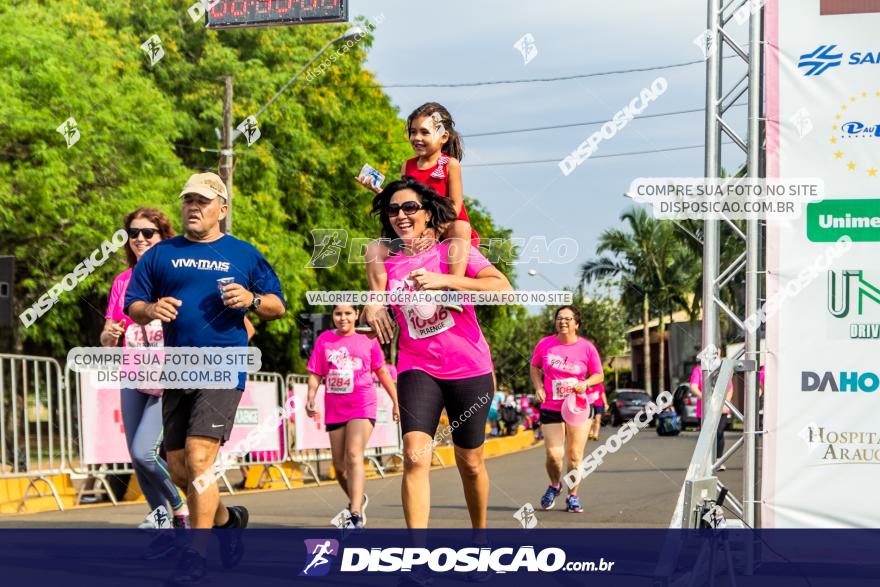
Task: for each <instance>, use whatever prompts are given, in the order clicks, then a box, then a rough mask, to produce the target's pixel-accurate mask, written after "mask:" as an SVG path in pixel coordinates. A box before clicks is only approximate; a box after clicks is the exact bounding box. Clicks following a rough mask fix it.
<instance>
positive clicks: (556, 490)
mask: <svg viewBox="0 0 880 587" xmlns="http://www.w3.org/2000/svg"><path fill="white" fill-rule="evenodd" d="M560 493H562V483H560V484H559V485H548V486H547V491H545V492H544V495H543V496H542V497H541V509H545V510H549V509H551V508H552V507H553V505H554V504H555V503H556V497H557V496H558V495H559V494H560Z"/></svg>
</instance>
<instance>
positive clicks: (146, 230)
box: [127, 228, 159, 240]
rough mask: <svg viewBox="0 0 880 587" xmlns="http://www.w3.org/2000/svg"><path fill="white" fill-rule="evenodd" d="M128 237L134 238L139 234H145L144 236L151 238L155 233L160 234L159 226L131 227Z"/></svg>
mask: <svg viewBox="0 0 880 587" xmlns="http://www.w3.org/2000/svg"><path fill="white" fill-rule="evenodd" d="M127 232H128V238H130V239H132V240H134V239H136V238H137V237H138V235H139V234H143V235H144V238H145V239H147V240H149V239H151V238H153V235H156V234H159V229H158V228H129V229H128V230H127Z"/></svg>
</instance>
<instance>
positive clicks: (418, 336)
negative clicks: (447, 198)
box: [385, 241, 493, 379]
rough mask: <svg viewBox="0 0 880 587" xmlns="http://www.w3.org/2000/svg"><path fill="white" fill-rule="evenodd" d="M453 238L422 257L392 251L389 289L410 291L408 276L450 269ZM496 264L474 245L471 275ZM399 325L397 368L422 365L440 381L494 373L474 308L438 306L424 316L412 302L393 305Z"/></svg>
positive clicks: (468, 271)
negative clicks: (394, 253) (431, 313)
mask: <svg viewBox="0 0 880 587" xmlns="http://www.w3.org/2000/svg"><path fill="white" fill-rule="evenodd" d="M448 252H449V241H443V242H442V243H440V244H437V245H434V246H433V247H431V248H430V249H428V250H427V251H424V252H422V253H420V254H418V255H402V254H401V255H392V256H390V257H389V258H388V259H387V260H386V261H385V268H386V269H387V270H388V291H392V292H393V291H406V290H411V289H412V286H411V284H409V283H408V282H407V276H408V275H409V274H410V273H411V272H412V271H415V270H416V269H425V270H426V271H429V272H431V273H447V274H448V273H449V266H448V263H447V258H448ZM491 265H492V264H491V263H489V261H487V260H486V258H485V257H484V256H483V255H481V254H480V252H479V250H477V249H476V248H475V247H473V246H472V247H471V252H470V255H469V256H468V262H467V269H466V270H465V275H466V276H467V277H475V276H476V275H477V274H478V273H479V272H480V271H482V270H483V269H485V268H486V267H491ZM394 314H395V318H396V319H397V324H398V326H400V354H399V358H398V361H397V368H398V370H399V371H400V372H401V373H403V372H404V371H409V370H410V369H419V370H420V371H424V372H425V373H427V374H429V375H431V376H433V377H436V378H437V379H467V378H469V377H478V376H480V375H486V374H488V373H491V372H492V369H493V367H492V355H491V353H490V352H489V344H488V343H487V342H486V338H485V337H484V336H483V332H482V331H481V330H480V325H479V324H478V323H477V315H476V313H475V312H474V307H473V306H467V305H466V306H464V307H463V311H462V312H460V313H459V312H454V311H452V310H447V309H446V308H444V307H443V306H437V308H436V310H435V311H434V314H433V316H431V317H430V318H428V319H423V318H421V317H420V316H419V315H418V313H417V311H416V308H414V307H413V306H402V307H401V306H394Z"/></svg>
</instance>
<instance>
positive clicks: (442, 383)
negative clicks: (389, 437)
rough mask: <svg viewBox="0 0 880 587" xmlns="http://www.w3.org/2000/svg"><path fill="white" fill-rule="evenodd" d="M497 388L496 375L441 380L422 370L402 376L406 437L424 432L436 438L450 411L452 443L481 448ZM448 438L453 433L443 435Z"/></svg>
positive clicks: (402, 423)
mask: <svg viewBox="0 0 880 587" xmlns="http://www.w3.org/2000/svg"><path fill="white" fill-rule="evenodd" d="M494 394H495V385H494V383H493V381H492V374H491V373H488V374H486V375H479V376H477V377H469V378H467V379H437V378H435V377H432V376H430V375H428V374H427V373H425V372H424V371H419V370H418V369H411V370H409V371H404V372H403V373H401V374H400V375H399V376H398V380H397V397H398V402H399V403H400V426H401V429H402V430H403V433H404V434H406V433H407V432H424V433H425V434H427V435H428V436H430V437H432V438H433V437H434V432H435V431H436V430H437V424H439V422H440V413H441V412H442V411H443V408H444V407H445V408H446V414H447V415H448V416H449V428H450V429H451V431H452V442H453V444H455V446H457V447H459V448H477V447H480V446H482V445H483V442H484V441H485V440H486V419H487V418H488V417H489V407H490V405H491V404H492V396H493V395H494ZM441 434H445V435H448V434H449V430H446V431H441Z"/></svg>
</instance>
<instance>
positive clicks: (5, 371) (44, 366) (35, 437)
mask: <svg viewBox="0 0 880 587" xmlns="http://www.w3.org/2000/svg"><path fill="white" fill-rule="evenodd" d="M61 388H62V377H61V366H60V365H59V364H58V361H56V360H55V359H52V358H49V357H34V356H28V355H7V354H0V479H13V478H28V479H30V483H28V486H27V489H25V492H24V494H23V495H22V498H21V502H19V504H18V511H21V509H22V508H23V507H24V503H25V501H26V500H27V499H28V498H29V497H48V496H49V495H51V496H52V497H54V498H55V503H56V504H57V505H58V509H59V510H63V509H64V505H63V504H62V503H61V498H60V497H59V495H58V491H57V489H56V488H55V485H54V484H53V483H52V481H51V479H49V476H50V475H59V474H65V473H67V472H68V471H67V469H66V467H65V446H64V437H65V433H64V403H63V401H62V391H61ZM39 482H42V483H43V484H45V486H46V487H47V488H48V490H49V491H50V492H51V493H49V494H45V493H43V492H42V491H40V490H39V489H38V487H37V483H39ZM31 490H34V491H36V494H35V495H34V496H32V495H31Z"/></svg>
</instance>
